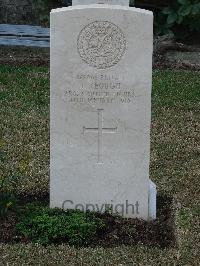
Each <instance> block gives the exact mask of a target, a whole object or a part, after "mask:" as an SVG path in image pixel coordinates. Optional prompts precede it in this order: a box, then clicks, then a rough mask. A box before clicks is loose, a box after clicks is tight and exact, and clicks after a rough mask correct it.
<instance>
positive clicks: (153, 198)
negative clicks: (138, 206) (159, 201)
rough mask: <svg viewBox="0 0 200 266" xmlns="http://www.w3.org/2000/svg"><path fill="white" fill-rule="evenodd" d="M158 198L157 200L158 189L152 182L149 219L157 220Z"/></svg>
mask: <svg viewBox="0 0 200 266" xmlns="http://www.w3.org/2000/svg"><path fill="white" fill-rule="evenodd" d="M156 198H157V189H156V185H155V184H154V183H153V182H152V181H150V183H149V219H150V220H155V219H156Z"/></svg>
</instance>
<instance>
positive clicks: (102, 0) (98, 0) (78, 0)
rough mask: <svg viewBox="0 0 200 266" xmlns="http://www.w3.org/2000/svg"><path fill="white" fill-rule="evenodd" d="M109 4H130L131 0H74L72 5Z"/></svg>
mask: <svg viewBox="0 0 200 266" xmlns="http://www.w3.org/2000/svg"><path fill="white" fill-rule="evenodd" d="M89 4H108V5H122V6H129V0H72V5H73V6H75V5H89Z"/></svg>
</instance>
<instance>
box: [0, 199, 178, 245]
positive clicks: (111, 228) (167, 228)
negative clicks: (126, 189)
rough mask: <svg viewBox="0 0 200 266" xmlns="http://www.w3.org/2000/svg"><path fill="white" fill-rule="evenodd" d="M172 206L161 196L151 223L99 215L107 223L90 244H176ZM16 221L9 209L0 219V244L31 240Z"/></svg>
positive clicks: (15, 215)
mask: <svg viewBox="0 0 200 266" xmlns="http://www.w3.org/2000/svg"><path fill="white" fill-rule="evenodd" d="M172 205H173V204H172V199H170V198H167V197H158V217H157V220H155V221H150V222H146V221H143V220H139V219H122V218H121V217H115V216H111V215H109V214H105V215H101V214H97V216H98V217H101V218H102V219H103V220H104V222H105V224H106V225H107V226H106V230H104V232H99V234H98V235H96V237H95V239H93V241H92V242H91V243H90V246H92V247H95V246H103V247H114V246H120V245H127V246H129V245H137V244H140V245H147V246H158V247H160V248H166V247H173V246H175V245H176V241H175V231H174V228H175V226H174V222H173V220H174V219H173V218H174V217H173V216H174V214H173V210H172V209H173V208H172ZM21 207H22V206H21ZM17 222H18V216H17V212H10V213H9V215H8V216H7V218H4V219H0V243H7V244H8V243H18V242H21V243H24V242H26V243H27V242H30V241H29V240H27V239H25V238H23V237H21V236H19V235H17V234H16V232H15V225H16V224H17Z"/></svg>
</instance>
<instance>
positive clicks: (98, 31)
mask: <svg viewBox="0 0 200 266" xmlns="http://www.w3.org/2000/svg"><path fill="white" fill-rule="evenodd" d="M77 47H78V52H79V54H80V57H81V58H82V60H83V61H84V62H85V63H87V64H88V65H90V66H93V67H95V68H98V69H106V68H109V67H112V66H114V65H115V64H117V63H118V62H119V61H120V59H121V58H122V56H123V54H124V53H125V50H126V39H125V36H124V34H123V32H122V30H121V29H120V28H119V27H118V26H117V25H115V24H113V23H112V22H108V21H95V22H92V23H90V24H88V25H87V26H86V27H84V28H83V29H82V31H81V32H80V34H79V36H78V41H77Z"/></svg>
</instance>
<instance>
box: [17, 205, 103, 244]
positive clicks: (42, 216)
mask: <svg viewBox="0 0 200 266" xmlns="http://www.w3.org/2000/svg"><path fill="white" fill-rule="evenodd" d="M104 227H105V224H104V222H103V220H102V219H100V218H98V217H96V216H95V214H93V213H84V212H81V211H78V210H76V211H74V210H68V211H63V210H61V209H50V208H48V207H41V206H34V205H28V206H27V207H26V209H25V210H24V212H23V215H22V216H21V219H20V222H19V223H18V224H17V226H16V231H17V233H18V234H20V235H23V236H24V237H26V238H28V239H30V240H31V241H33V242H35V243H39V244H42V245H48V244H51V243H60V242H68V243H69V244H70V245H74V246H84V245H88V244H89V242H90V241H91V240H92V239H93V238H95V236H96V234H98V233H99V232H101V231H102V230H103V229H104Z"/></svg>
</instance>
